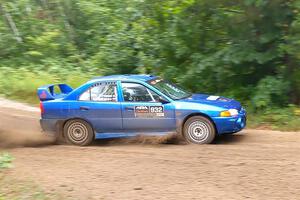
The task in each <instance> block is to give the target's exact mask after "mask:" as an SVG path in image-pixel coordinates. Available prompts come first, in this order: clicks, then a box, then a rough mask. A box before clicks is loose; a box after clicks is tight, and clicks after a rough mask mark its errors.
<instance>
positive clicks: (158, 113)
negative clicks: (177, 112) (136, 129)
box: [134, 106, 165, 118]
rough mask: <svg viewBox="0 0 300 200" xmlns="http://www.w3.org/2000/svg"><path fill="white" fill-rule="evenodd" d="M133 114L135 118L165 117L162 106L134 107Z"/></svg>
mask: <svg viewBox="0 0 300 200" xmlns="http://www.w3.org/2000/svg"><path fill="white" fill-rule="evenodd" d="M134 113H135V117H141V118H145V117H146V118H155V117H164V116H165V114H164V107H163V106H135V107H134Z"/></svg>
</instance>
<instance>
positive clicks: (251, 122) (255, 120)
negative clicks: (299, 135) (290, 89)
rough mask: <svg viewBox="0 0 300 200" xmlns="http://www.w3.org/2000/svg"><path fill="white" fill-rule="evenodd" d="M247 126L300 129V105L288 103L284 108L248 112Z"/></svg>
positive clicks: (281, 129) (282, 129)
mask: <svg viewBox="0 0 300 200" xmlns="http://www.w3.org/2000/svg"><path fill="white" fill-rule="evenodd" d="M247 127H248V128H257V129H271V130H280V131H299V130H300V107H298V106H295V105H288V106H287V107H285V108H268V109H267V110H264V111H258V112H255V113H254V112H253V113H251V112H250V113H249V114H248V125H247Z"/></svg>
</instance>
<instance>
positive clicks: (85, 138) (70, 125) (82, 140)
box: [64, 119, 94, 146]
mask: <svg viewBox="0 0 300 200" xmlns="http://www.w3.org/2000/svg"><path fill="white" fill-rule="evenodd" d="M64 137H65V140H66V142H67V143H68V144H74V145H78V146H86V145H89V144H91V143H92V141H93V139H94V132H93V129H92V127H91V126H90V124H89V123H87V122H86V121H84V120H81V119H75V120H70V121H68V122H67V123H66V124H65V126H64Z"/></svg>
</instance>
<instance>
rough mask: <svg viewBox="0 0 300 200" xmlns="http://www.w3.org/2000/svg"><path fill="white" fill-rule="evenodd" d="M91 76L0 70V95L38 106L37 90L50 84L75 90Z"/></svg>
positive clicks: (78, 72)
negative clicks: (65, 84) (66, 86)
mask: <svg viewBox="0 0 300 200" xmlns="http://www.w3.org/2000/svg"><path fill="white" fill-rule="evenodd" d="M91 77H93V75H91V74H87V73H83V72H81V71H71V72H69V73H60V74H57V73H56V74H51V73H49V72H43V71H29V70H27V69H22V68H21V69H17V70H16V69H9V68H1V69H0V94H2V95H4V96H5V97H7V98H10V99H14V100H19V101H23V102H27V103H31V104H38V102H39V99H38V97H37V93H36V92H37V88H38V87H40V86H42V85H47V84H52V83H67V84H69V85H70V86H72V87H73V88H76V87H78V86H80V85H81V84H83V83H84V82H86V81H87V80H89V79H90V78H91Z"/></svg>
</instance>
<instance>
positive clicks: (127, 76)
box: [89, 74, 157, 82]
mask: <svg viewBox="0 0 300 200" xmlns="http://www.w3.org/2000/svg"><path fill="white" fill-rule="evenodd" d="M155 78H157V76H153V75H148V74H123V75H111V76H99V77H95V78H93V79H92V80H90V81H89V82H96V81H106V80H108V81H109V80H111V81H118V80H139V81H143V82H146V81H149V80H152V79H155Z"/></svg>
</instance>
